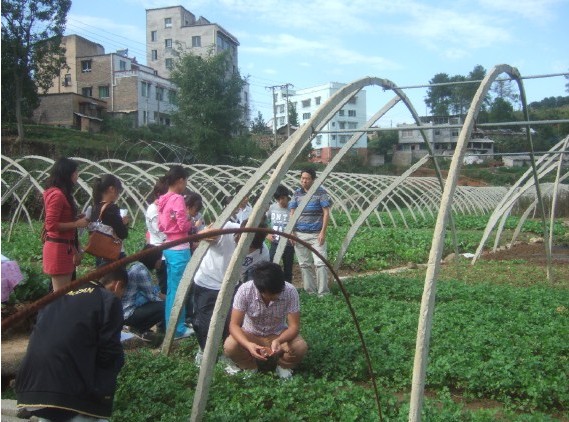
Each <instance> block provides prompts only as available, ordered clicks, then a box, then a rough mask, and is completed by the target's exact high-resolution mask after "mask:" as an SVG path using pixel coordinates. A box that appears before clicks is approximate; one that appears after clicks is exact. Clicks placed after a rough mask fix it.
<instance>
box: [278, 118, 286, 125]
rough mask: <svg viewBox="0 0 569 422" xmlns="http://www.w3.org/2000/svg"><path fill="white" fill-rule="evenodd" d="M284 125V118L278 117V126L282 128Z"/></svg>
mask: <svg viewBox="0 0 569 422" xmlns="http://www.w3.org/2000/svg"><path fill="white" fill-rule="evenodd" d="M284 124H285V118H284V117H279V126H284Z"/></svg>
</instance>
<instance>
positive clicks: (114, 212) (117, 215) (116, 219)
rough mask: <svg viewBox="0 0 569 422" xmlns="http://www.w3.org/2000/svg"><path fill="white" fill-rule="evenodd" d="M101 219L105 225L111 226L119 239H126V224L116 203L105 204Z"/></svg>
mask: <svg viewBox="0 0 569 422" xmlns="http://www.w3.org/2000/svg"><path fill="white" fill-rule="evenodd" d="M101 221H102V222H103V223H104V224H106V225H107V226H111V227H112V228H113V230H114V231H115V235H116V236H117V237H118V238H119V239H126V238H127V237H128V226H127V225H126V224H125V223H124V221H123V218H122V217H121V212H120V210H119V207H118V206H117V204H109V205H107V208H105V211H104V212H103V218H102V219H101Z"/></svg>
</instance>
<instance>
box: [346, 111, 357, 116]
mask: <svg viewBox="0 0 569 422" xmlns="http://www.w3.org/2000/svg"><path fill="white" fill-rule="evenodd" d="M348 116H350V117H356V110H348Z"/></svg>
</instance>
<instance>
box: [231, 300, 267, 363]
mask: <svg viewBox="0 0 569 422" xmlns="http://www.w3.org/2000/svg"><path fill="white" fill-rule="evenodd" d="M244 319H245V312H243V311H241V310H239V309H235V308H233V310H232V311H231V321H230V322H229V334H231V336H232V337H233V338H234V339H235V341H237V343H239V344H240V345H241V346H242V347H244V348H245V349H247V351H248V352H249V353H250V354H251V356H253V357H254V358H255V359H259V360H267V357H266V356H264V355H262V354H261V351H262V350H264V347H263V346H261V345H259V344H256V343H253V342H252V341H249V339H247V336H245V332H244V331H243V328H241V326H242V325H243V320H244Z"/></svg>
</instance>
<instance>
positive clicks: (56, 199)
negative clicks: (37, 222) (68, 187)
mask: <svg viewBox="0 0 569 422" xmlns="http://www.w3.org/2000/svg"><path fill="white" fill-rule="evenodd" d="M65 203H67V199H66V198H65V196H64V195H63V193H61V194H59V195H57V194H55V193H54V194H51V195H49V196H48V198H46V202H45V229H46V230H47V231H48V232H56V231H57V232H63V231H67V230H74V229H77V228H80V227H87V226H88V225H89V220H88V219H87V218H85V217H84V216H83V217H82V218H79V219H77V220H75V221H69V222H62V221H59V219H60V218H61V214H62V212H63V207H64V205H65Z"/></svg>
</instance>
